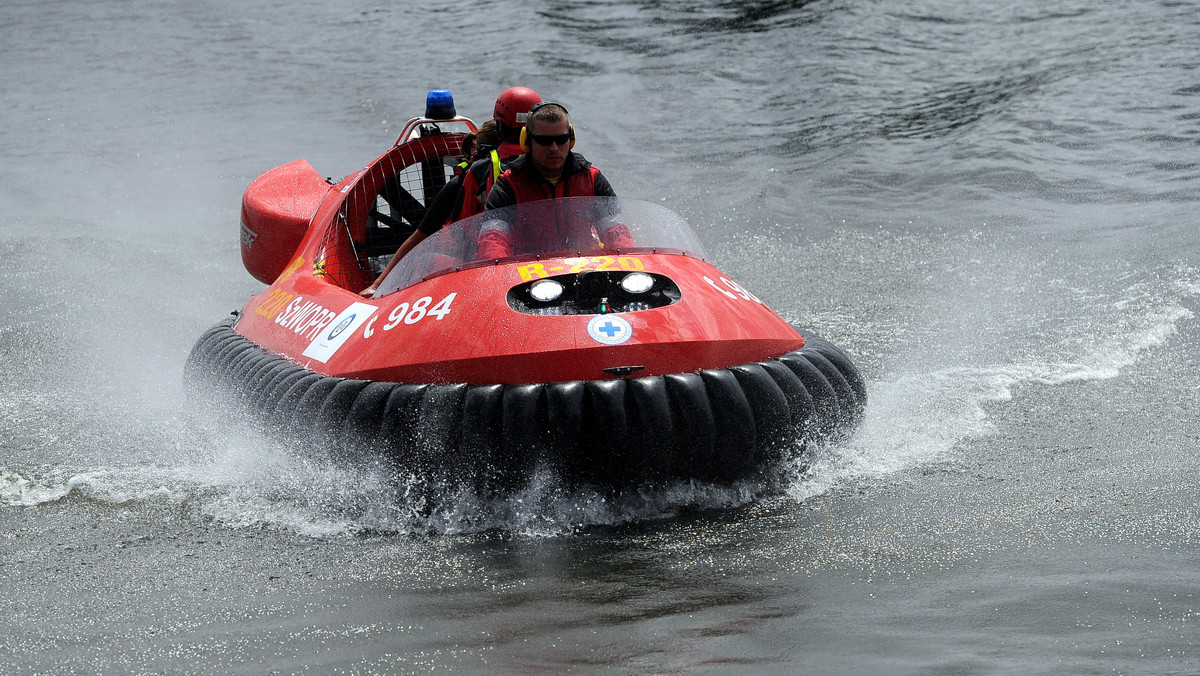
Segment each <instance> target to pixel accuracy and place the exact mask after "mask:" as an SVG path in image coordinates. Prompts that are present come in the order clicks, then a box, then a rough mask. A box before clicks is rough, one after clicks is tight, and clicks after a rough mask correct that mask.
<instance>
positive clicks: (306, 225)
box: [186, 90, 866, 490]
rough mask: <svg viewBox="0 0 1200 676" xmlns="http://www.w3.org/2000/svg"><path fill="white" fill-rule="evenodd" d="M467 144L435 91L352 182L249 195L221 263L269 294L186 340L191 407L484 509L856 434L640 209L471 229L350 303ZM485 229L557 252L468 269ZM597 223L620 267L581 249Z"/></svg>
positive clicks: (839, 359) (262, 185)
mask: <svg viewBox="0 0 1200 676" xmlns="http://www.w3.org/2000/svg"><path fill="white" fill-rule="evenodd" d="M474 130H475V124H474V123H473V122H472V121H471V120H469V119H467V118H464V117H461V116H457V115H455V114H454V112H453V103H452V100H450V99H449V92H446V91H445V90H435V91H433V92H430V99H429V106H428V108H427V110H426V116H425V117H422V118H415V119H413V120H411V121H409V122H408V124H407V125H406V126H405V128H404V131H403V132H402V133H401V135H400V137H399V139H398V140H397V142H396V144H395V145H394V146H393V147H392V148H390V149H389V150H388V151H387V152H385V153H384V154H383V155H381V156H379V157H378V158H377V159H375V160H374V161H373V162H371V163H370V164H368V165H367V166H366V167H364V168H363V169H361V170H360V171H357V172H355V173H354V174H352V175H351V176H348V177H346V178H344V179H342V180H341V181H339V182H337V183H335V184H331V183H330V182H328V181H326V180H324V179H322V178H321V176H320V175H319V174H317V172H316V171H314V170H313V168H312V167H311V166H310V165H309V164H308V162H306V161H305V160H297V161H295V162H291V163H289V164H285V165H283V166H281V167H277V168H276V169H273V170H271V171H269V172H267V173H265V174H263V175H262V176H260V177H259V178H257V179H256V180H255V181H254V182H253V183H251V185H250V186H249V188H248V189H247V190H246V193H245V196H244V198H243V201H242V228H241V234H242V237H241V250H242V260H243V262H244V264H245V266H246V269H247V270H248V271H249V272H250V274H251V275H253V276H254V277H255V278H256V279H258V280H260V281H262V282H263V283H265V284H269V285H270V286H269V287H268V288H267V289H266V290H265V291H263V292H262V293H260V294H258V295H256V296H254V297H252V298H251V299H250V301H249V302H248V303H246V305H245V307H243V308H242V310H241V311H240V312H235V313H234V316H233V317H232V318H230V319H228V320H226V321H222V322H220V323H219V324H217V325H216V326H214V327H213V328H211V329H210V330H209V331H207V332H206V333H205V334H204V335H203V336H201V338H200V339H199V341H198V342H197V343H196V345H195V347H194V348H193V349H192V352H191V354H190V356H189V358H188V364H187V369H186V373H187V378H188V380H189V383H190V384H191V385H192V386H193V388H192V389H193V391H196V392H208V393H212V392H217V393H218V396H219V397H220V398H221V400H223V401H229V400H230V399H234V400H237V401H238V402H239V403H240V404H243V405H245V406H246V407H248V408H249V409H250V410H251V411H253V412H255V413H257V414H259V415H261V416H263V417H264V418H266V420H267V421H268V422H273V423H276V424H278V426H279V428H280V430H283V431H286V432H287V433H288V434H290V435H294V438H296V439H302V440H309V441H308V443H313V442H312V441H311V440H317V445H318V446H320V447H321V448H324V449H330V450H331V452H332V453H333V455H334V456H335V457H340V458H342V459H346V460H349V461H351V462H379V461H383V462H386V463H388V464H389V465H390V466H391V467H393V468H394V469H395V470H397V471H403V472H405V473H409V474H410V475H418V476H426V477H428V478H430V479H435V480H442V481H451V482H461V483H462V484H463V485H470V486H474V487H477V488H480V489H484V490H487V489H496V490H512V489H515V488H519V487H520V486H521V485H523V484H524V483H525V482H527V481H528V480H529V478H530V477H532V476H533V475H534V473H535V472H536V471H537V470H538V469H548V470H551V471H553V472H555V473H556V474H557V475H558V476H559V477H560V478H561V480H563V481H564V482H567V483H569V484H572V485H596V486H608V487H620V486H632V485H639V484H644V483H647V482H656V483H657V482H669V481H675V480H689V479H695V480H701V481H708V482H714V483H730V482H733V481H736V480H738V479H742V478H746V477H751V476H755V475H756V474H759V473H762V472H766V471H769V470H770V468H772V467H773V466H776V465H777V464H778V462H779V461H781V460H785V459H788V458H792V457H794V456H795V455H796V454H798V453H800V452H801V451H802V449H803V448H804V446H805V444H806V443H808V442H810V441H813V440H816V439H821V438H827V437H830V436H834V435H838V434H844V433H845V432H846V431H847V430H849V429H851V428H852V427H853V426H854V425H855V424H856V423H857V422H858V420H859V419H860V418H861V415H862V411H863V407H864V405H865V402H866V390H865V387H864V384H863V381H862V379H861V377H860V376H859V374H858V372H857V370H856V369H855V367H854V365H853V364H852V363H851V362H850V360H849V359H847V358H846V356H845V355H844V354H843V353H842V352H841V350H839V349H838V348H836V347H834V346H833V345H832V344H830V343H829V342H827V341H825V340H823V339H821V338H818V337H816V336H814V335H811V334H808V333H805V332H798V331H797V330H796V329H794V328H793V327H792V326H790V325H788V323H787V322H786V321H784V320H783V319H782V318H780V317H779V315H777V314H776V313H775V312H774V311H772V310H771V309H770V308H768V307H767V306H766V305H764V304H763V303H762V301H760V300H759V299H758V298H756V297H755V296H754V295H753V294H752V293H750V292H749V291H748V290H746V289H745V288H744V287H742V286H741V285H739V284H737V283H736V282H734V281H732V280H730V279H729V278H728V277H727V276H725V275H724V274H722V273H721V272H720V271H719V270H717V269H716V268H714V267H713V266H711V265H710V264H708V263H707V262H706V261H705V252H704V249H703V247H702V246H701V245H700V243H699V242H698V241H697V239H696V237H695V234H694V233H693V232H692V230H691V228H690V227H688V225H687V224H686V223H685V222H684V221H683V219H682V218H680V217H679V216H678V215H677V214H675V213H674V212H672V211H669V210H668V209H665V208H663V207H661V206H658V205H654V204H650V203H647V202H642V201H638V200H627V199H615V198H582V197H580V198H568V199H562V200H550V201H545V202H536V203H532V204H523V205H520V206H518V207H515V208H513V209H510V210H502V211H492V212H485V213H483V214H480V215H478V216H474V217H472V218H470V219H466V220H464V221H460V222H458V223H453V224H451V225H449V226H447V227H445V228H443V229H442V230H441V231H439V232H438V233H436V234H435V235H433V236H431V237H429V238H428V239H426V240H425V241H424V242H422V243H421V244H420V245H419V246H418V247H417V248H415V249H414V250H413V251H411V252H410V253H409V254H408V255H407V256H405V258H404V259H402V260H401V262H400V264H399V265H397V266H396V267H395V268H394V269H393V270H392V272H391V273H390V274H389V275H388V277H386V278H385V279H384V280H383V282H382V284H381V285H380V287H379V290H378V291H377V292H376V294H375V297H374V298H372V299H366V298H364V297H362V296H360V295H359V294H358V292H359V291H360V290H362V289H364V288H366V287H367V286H368V285H370V284H371V282H372V281H373V280H374V279H375V276H376V274H377V273H378V272H379V271H380V270H382V269H383V267H384V265H385V264H386V263H387V261H388V259H389V257H390V255H391V254H392V252H394V251H395V250H396V248H397V247H398V246H399V244H400V243H401V242H402V241H403V240H404V239H405V238H406V237H407V236H408V235H409V234H410V233H411V232H412V231H413V229H414V228H415V226H416V224H417V223H418V222H419V221H420V219H421V216H422V215H423V214H424V211H425V205H426V204H427V202H428V201H430V200H432V198H433V196H434V195H435V194H436V193H437V191H438V190H439V189H440V188H441V187H442V186H443V185H444V184H445V183H446V180H447V178H448V176H450V175H452V168H453V166H454V163H455V162H456V161H457V159H458V155H459V153H460V145H461V143H462V140H463V137H464V136H465V134H466V132H467V131H474ZM495 218H500V219H506V220H507V221H508V222H509V223H514V222H519V221H522V220H528V219H558V221H557V222H559V223H566V224H567V226H566V227H567V228H568V232H567V233H566V234H565V235H564V237H563V241H562V243H561V244H559V243H556V244H555V246H554V247H553V248H552V249H548V250H545V251H525V252H518V255H515V256H512V257H509V258H504V259H499V260H476V259H475V248H476V247H475V244H476V233H478V232H479V230H480V228H481V225H482V224H483V222H485V221H486V220H488V219H495ZM613 223H621V224H623V225H625V226H626V227H628V229H629V231H630V232H631V233H632V236H633V240H634V244H635V246H634V247H632V248H626V249H620V250H612V249H605V248H603V247H602V246H601V245H600V244H599V241H598V238H597V236H596V232H597V231H598V229H600V228H604V227H608V226H610V225H612V224H613Z"/></svg>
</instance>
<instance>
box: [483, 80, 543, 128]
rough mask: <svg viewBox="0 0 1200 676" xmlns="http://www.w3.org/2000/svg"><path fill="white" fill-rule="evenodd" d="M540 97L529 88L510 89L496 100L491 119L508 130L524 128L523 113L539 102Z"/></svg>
mask: <svg viewBox="0 0 1200 676" xmlns="http://www.w3.org/2000/svg"><path fill="white" fill-rule="evenodd" d="M541 100H542V97H540V96H538V93H537V92H535V91H533V90H532V89H530V88H529V87H511V88H509V89H505V90H504V93H503V94H501V95H500V96H499V97H498V98H497V99H496V108H495V110H493V111H492V117H494V118H495V119H496V121H497V122H499V123H500V124H502V125H504V126H505V127H507V128H508V129H520V128H521V127H524V126H525V113H528V112H529V109H530V108H532V107H533V104H535V103H537V102H538V101H541Z"/></svg>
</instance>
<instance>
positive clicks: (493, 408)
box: [184, 320, 866, 490]
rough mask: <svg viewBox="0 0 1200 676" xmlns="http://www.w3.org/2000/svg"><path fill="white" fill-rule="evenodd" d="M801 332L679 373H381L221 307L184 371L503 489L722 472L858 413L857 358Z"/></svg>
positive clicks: (742, 468)
mask: <svg viewBox="0 0 1200 676" xmlns="http://www.w3.org/2000/svg"><path fill="white" fill-rule="evenodd" d="M805 339H806V344H805V346H804V347H803V348H801V349H800V350H797V351H794V352H791V353H788V354H785V355H781V356H780V357H777V358H774V359H766V360H762V361H759V362H755V363H749V364H743V365H737V366H732V367H728V368H717V369H704V370H699V371H696V372H693V373H674V374H668V375H663V376H644V377H640V378H630V379H621V378H613V379H605V380H592V381H573V382H566V383H545V384H543V383H538V384H530V385H503V384H479V385H476V384H465V383H455V384H425V383H386V382H369V381H365V380H355V379H345V378H336V377H331V376H322V375H319V374H316V373H313V372H312V371H309V370H308V369H306V368H304V367H302V366H300V365H298V364H295V363H293V362H291V361H289V360H287V359H286V358H284V357H281V356H278V355H273V354H270V353H268V352H266V351H265V350H263V349H262V348H260V347H258V346H257V345H255V344H254V343H252V342H251V341H249V340H247V339H246V338H244V337H242V336H241V335H240V334H238V333H237V332H236V331H235V330H234V329H233V327H232V322H231V321H230V320H226V321H224V322H221V323H220V324H218V325H217V326H215V327H213V328H212V329H210V330H209V331H207V332H205V334H204V335H203V336H201V338H200V339H199V340H198V341H197V343H196V345H195V346H194V347H193V348H192V350H191V352H190V353H189V355H188V362H187V364H186V365H185V369H184V373H185V376H186V377H187V378H188V379H189V381H196V382H197V383H202V382H208V383H215V384H219V385H223V386H224V388H225V390H226V391H227V392H228V393H229V394H230V395H233V396H232V399H234V400H239V401H241V402H242V403H244V404H245V405H246V406H247V407H249V408H250V410H252V411H253V410H257V411H260V412H261V414H262V415H263V417H264V419H266V420H268V421H273V422H275V423H278V425H279V427H280V429H282V430H283V431H284V432H286V433H289V434H292V435H295V436H297V437H302V438H305V439H307V440H309V442H310V443H312V441H313V440H318V439H319V440H321V441H320V443H321V445H322V447H323V448H324V447H328V449H329V450H330V451H332V452H333V453H334V454H335V455H340V456H341V457H343V458H345V459H347V460H351V461H353V462H356V463H359V464H361V463H363V462H372V461H374V462H382V463H384V464H387V465H390V466H391V467H392V468H394V469H396V470H398V471H404V472H412V473H414V474H422V475H424V476H425V477H426V478H430V479H435V480H446V481H455V482H468V483H472V484H474V485H475V486H476V487H481V488H483V489H485V490H493V489H495V490H512V489H516V488H519V487H520V486H521V485H523V483H524V482H525V481H528V479H529V478H530V477H531V475H532V471H533V469H534V468H535V467H536V466H539V465H545V466H548V467H549V468H551V469H552V470H553V471H555V472H557V473H559V474H560V475H562V476H563V477H565V478H567V480H568V481H570V482H571V483H578V484H598V485H630V484H636V483H640V482H646V481H649V482H656V481H661V480H665V479H670V478H682V479H701V480H710V481H717V482H728V481H732V480H736V479H738V478H741V477H745V476H749V475H751V474H752V473H754V472H755V471H756V470H758V469H761V468H763V467H765V466H768V465H769V464H770V463H772V462H773V461H775V460H776V459H777V458H781V457H788V456H789V455H791V454H793V453H798V452H799V451H800V449H802V448H803V447H804V445H805V444H806V443H807V442H808V441H810V440H812V439H815V438H820V437H823V436H834V435H835V433H837V432H838V431H839V430H845V429H848V428H850V427H852V426H853V425H854V424H856V423H857V421H858V420H859V419H860V418H861V415H862V412H863V407H864V406H865V401H866V387H865V384H864V383H863V380H862V377H861V375H860V374H859V373H858V371H857V369H855V368H854V365H853V364H852V363H851V362H850V360H849V359H848V358H847V357H846V356H845V354H844V353H843V352H842V351H841V350H839V349H838V348H837V347H835V346H833V345H832V344H831V343H829V342H828V341H825V340H823V339H821V338H819V337H816V336H812V335H811V334H805ZM199 389H200V388H194V387H191V386H189V393H191V392H192V391H193V390H199ZM314 432H316V433H317V434H314Z"/></svg>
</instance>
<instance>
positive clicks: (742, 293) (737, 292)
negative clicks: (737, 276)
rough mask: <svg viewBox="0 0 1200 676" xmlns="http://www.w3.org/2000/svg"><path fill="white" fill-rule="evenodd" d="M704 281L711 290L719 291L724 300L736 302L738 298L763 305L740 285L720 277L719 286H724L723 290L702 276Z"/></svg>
mask: <svg viewBox="0 0 1200 676" xmlns="http://www.w3.org/2000/svg"><path fill="white" fill-rule="evenodd" d="M704 281H705V282H707V283H708V285H709V286H711V287H712V288H714V289H716V290H717V291H720V292H721V293H722V294H724V295H725V297H726V298H729V299H730V300H738V299H739V298H740V299H742V300H748V301H753V302H755V303H758V304H759V305H762V304H763V302H762V301H761V300H759V299H758V296H755V295H754V294H752V293H750V292H749V291H747V290H746V288H745V287H743V286H742V285H741V284H738V283H737V282H735V281H733V280H731V279H729V278H727V277H721V284H722V285H724V286H725V288H721V286H718V285H717V283H716V282H714V281H713V280H711V279H709V278H708V276H707V275H705V276H704Z"/></svg>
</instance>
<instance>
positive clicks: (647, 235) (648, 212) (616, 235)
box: [375, 197, 707, 298]
mask: <svg viewBox="0 0 1200 676" xmlns="http://www.w3.org/2000/svg"><path fill="white" fill-rule="evenodd" d="M631 252H655V253H675V254H680V255H685V256H691V257H693V258H701V259H703V258H705V257H707V253H706V252H705V250H704V246H703V245H702V244H700V240H699V239H698V238H697V237H696V233H695V232H694V231H693V230H692V228H691V226H689V225H688V224H687V221H685V220H683V217H682V216H680V215H679V214H677V213H675V212H674V211H671V210H670V209H667V208H666V207H663V206H659V205H657V204H651V203H650V202H645V201H643V200H637V199H624V198H615V197H567V198H562V199H555V200H542V201H538V202H528V203H525V204H520V205H517V206H512V207H506V208H504V209H497V210H494V211H485V212H483V213H481V214H476V215H475V216H472V217H470V218H467V219H463V220H461V221H458V222H456V223H451V224H450V225H448V226H446V227H445V228H443V229H441V230H440V231H438V232H437V233H435V234H433V235H431V236H430V237H428V238H427V239H426V240H425V241H423V242H421V243H420V244H419V245H417V246H416V247H415V248H414V249H413V250H412V251H411V252H409V254H408V255H407V256H405V257H404V258H403V259H402V260H401V261H400V262H399V263H398V264H397V265H396V267H394V268H393V269H392V271H391V272H390V273H388V276H387V277H385V278H384V280H383V282H382V283H381V284H380V285H379V290H378V291H377V292H376V293H375V297H376V298H379V297H381V296H385V295H387V294H389V293H393V292H395V291H399V290H400V289H405V288H408V287H409V286H412V285H413V284H416V283H418V282H420V281H422V280H425V279H428V278H430V277H433V276H436V275H439V274H444V273H446V272H452V271H455V270H461V269H464V268H468V267H476V266H479V265H493V264H496V263H501V262H512V261H519V260H529V259H541V258H570V257H578V256H619V255H621V254H628V253H631Z"/></svg>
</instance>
